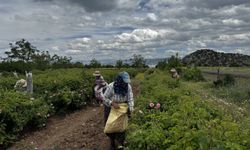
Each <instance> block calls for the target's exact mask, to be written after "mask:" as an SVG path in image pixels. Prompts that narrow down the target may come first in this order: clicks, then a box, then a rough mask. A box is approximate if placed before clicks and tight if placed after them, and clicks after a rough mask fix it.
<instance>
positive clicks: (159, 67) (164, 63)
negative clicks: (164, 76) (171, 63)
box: [155, 60, 168, 70]
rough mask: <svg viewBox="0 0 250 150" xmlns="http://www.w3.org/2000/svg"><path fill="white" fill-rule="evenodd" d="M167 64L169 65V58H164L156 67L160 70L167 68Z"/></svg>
mask: <svg viewBox="0 0 250 150" xmlns="http://www.w3.org/2000/svg"><path fill="white" fill-rule="evenodd" d="M167 65H168V62H167V60H163V61H159V62H158V63H157V65H156V66H155V68H158V69H160V70H165V69H167Z"/></svg>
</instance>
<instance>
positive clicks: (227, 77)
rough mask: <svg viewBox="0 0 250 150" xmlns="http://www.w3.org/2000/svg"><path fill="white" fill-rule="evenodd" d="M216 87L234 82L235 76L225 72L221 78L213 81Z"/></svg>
mask: <svg viewBox="0 0 250 150" xmlns="http://www.w3.org/2000/svg"><path fill="white" fill-rule="evenodd" d="M213 83H214V85H215V86H216V87H218V86H232V85H234V84H235V78H234V76H233V75H230V74H226V75H225V76H224V77H223V79H222V80H221V79H219V80H217V81H214V82H213Z"/></svg>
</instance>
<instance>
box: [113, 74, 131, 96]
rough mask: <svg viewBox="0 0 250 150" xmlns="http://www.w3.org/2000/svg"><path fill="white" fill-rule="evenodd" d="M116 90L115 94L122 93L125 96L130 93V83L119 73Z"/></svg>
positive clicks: (115, 84) (115, 83) (115, 85)
mask: <svg viewBox="0 0 250 150" xmlns="http://www.w3.org/2000/svg"><path fill="white" fill-rule="evenodd" d="M114 92H115V94H120V95H122V96H125V95H126V94H127V93H128V84H127V83H125V82H124V81H123V79H122V76H120V75H118V76H117V78H116V80H115V82H114Z"/></svg>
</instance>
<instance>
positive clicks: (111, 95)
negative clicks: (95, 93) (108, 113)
mask: <svg viewBox="0 0 250 150" xmlns="http://www.w3.org/2000/svg"><path fill="white" fill-rule="evenodd" d="M112 101H114V102H117V103H123V102H127V104H128V108H129V111H131V112H132V111H134V98H133V92H132V87H131V85H130V84H128V93H127V94H126V95H125V96H122V95H120V94H116V93H115V91H114V82H112V83H110V84H109V85H108V87H107V89H106V91H105V93H104V102H105V104H106V105H108V106H111V103H112Z"/></svg>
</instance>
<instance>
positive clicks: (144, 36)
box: [115, 29, 161, 43]
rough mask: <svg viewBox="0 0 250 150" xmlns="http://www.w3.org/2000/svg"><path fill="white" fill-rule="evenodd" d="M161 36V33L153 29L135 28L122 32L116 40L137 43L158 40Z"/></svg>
mask: <svg viewBox="0 0 250 150" xmlns="http://www.w3.org/2000/svg"><path fill="white" fill-rule="evenodd" d="M160 37H161V33H159V32H158V31H155V30H151V29H135V30H134V31H133V32H131V33H122V34H120V35H117V36H116V37H115V38H116V41H118V42H121V43H130V42H132V43H134V42H135V43H136V42H145V41H153V40H157V39H158V38H160Z"/></svg>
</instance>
